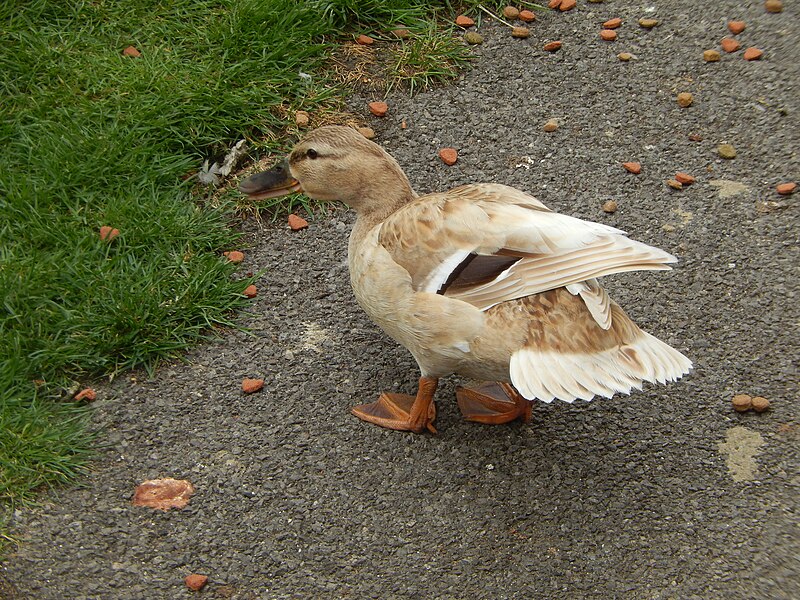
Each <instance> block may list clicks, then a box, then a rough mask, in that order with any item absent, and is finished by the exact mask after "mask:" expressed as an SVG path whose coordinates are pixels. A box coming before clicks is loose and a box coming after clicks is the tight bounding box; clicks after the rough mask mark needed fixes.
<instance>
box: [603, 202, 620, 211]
mask: <svg viewBox="0 0 800 600" xmlns="http://www.w3.org/2000/svg"><path fill="white" fill-rule="evenodd" d="M603 212H607V213H615V212H617V201H616V200H606V201H605V202H604V203H603Z"/></svg>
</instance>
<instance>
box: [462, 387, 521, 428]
mask: <svg viewBox="0 0 800 600" xmlns="http://www.w3.org/2000/svg"><path fill="white" fill-rule="evenodd" d="M456 398H457V399H458V408H459V409H460V410H461V414H462V415H464V418H465V419H467V420H468V421H476V422H478V423H486V424H488V425H500V424H502V423H510V422H511V421H513V420H514V419H522V420H523V421H524V422H525V423H527V422H529V421H530V420H531V402H530V401H529V400H526V399H525V398H523V397H522V396H521V395H520V393H519V392H518V391H517V390H515V389H514V386H512V385H510V384H508V383H496V382H488V383H484V384H482V385H479V386H476V387H472V388H465V387H459V388H456Z"/></svg>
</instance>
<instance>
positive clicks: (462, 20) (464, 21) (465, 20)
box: [456, 15, 475, 28]
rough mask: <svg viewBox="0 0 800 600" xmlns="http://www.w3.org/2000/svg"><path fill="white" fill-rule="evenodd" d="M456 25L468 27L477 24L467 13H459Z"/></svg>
mask: <svg viewBox="0 0 800 600" xmlns="http://www.w3.org/2000/svg"><path fill="white" fill-rule="evenodd" d="M456 25H458V26H459V27H465V28H466V27H472V26H473V25H475V21H474V20H473V19H470V18H469V17H467V16H466V15H458V16H457V17H456Z"/></svg>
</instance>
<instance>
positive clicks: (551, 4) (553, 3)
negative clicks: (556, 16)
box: [547, 0, 561, 8]
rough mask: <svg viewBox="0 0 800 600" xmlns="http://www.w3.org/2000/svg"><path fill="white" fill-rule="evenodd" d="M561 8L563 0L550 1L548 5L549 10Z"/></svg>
mask: <svg viewBox="0 0 800 600" xmlns="http://www.w3.org/2000/svg"><path fill="white" fill-rule="evenodd" d="M559 6H561V0H550V2H548V4H547V8H558V7H559Z"/></svg>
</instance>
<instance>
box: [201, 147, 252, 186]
mask: <svg viewBox="0 0 800 600" xmlns="http://www.w3.org/2000/svg"><path fill="white" fill-rule="evenodd" d="M245 144H246V142H245V140H239V141H238V142H236V144H234V146H233V147H232V148H231V149H230V150H229V151H228V153H227V154H226V155H225V158H224V159H223V160H222V164H221V165H220V164H219V163H217V162H215V163H214V164H212V165H210V166H209V164H208V160H204V161H203V165H202V166H201V167H200V170H199V171H198V172H197V180H198V181H199V182H200V183H202V184H205V185H213V186H218V185H219V182H220V178H221V177H227V176H228V175H230V174H231V171H233V169H234V168H235V167H236V164H237V163H238V162H239V160H240V159H241V158H242V156H244V153H245V151H246V150H247V148H246V145H245Z"/></svg>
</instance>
